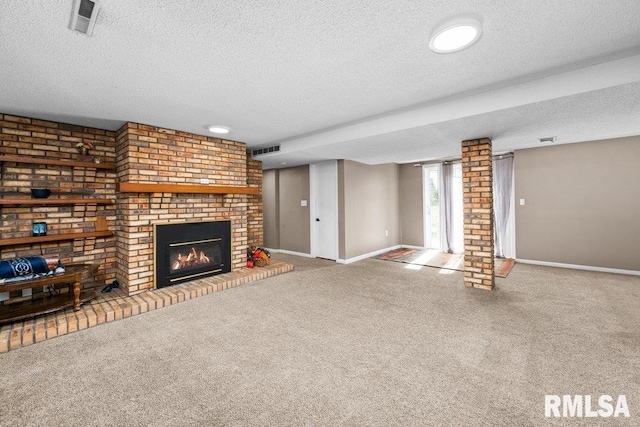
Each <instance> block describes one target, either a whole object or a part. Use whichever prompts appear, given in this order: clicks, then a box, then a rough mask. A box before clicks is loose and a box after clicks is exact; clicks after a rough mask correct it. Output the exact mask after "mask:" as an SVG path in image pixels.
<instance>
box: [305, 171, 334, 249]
mask: <svg viewBox="0 0 640 427" xmlns="http://www.w3.org/2000/svg"><path fill="white" fill-rule="evenodd" d="M329 164H332V165H333V169H334V173H335V187H334V189H333V190H334V191H333V192H334V197H335V202H336V203H335V206H336V211H335V213H334V215H335V224H336V235H335V254H336V256H335V260H334V261H337V260H338V259H339V258H340V245H339V241H340V239H339V235H340V230H339V228H338V218H339V216H338V161H337V160H331V161H328V162H321V163H314V164H311V165H309V203H310V206H309V221H310V223H311V227H310V229H311V230H310V231H311V235H310V236H309V239H310V243H311V245H310V246H311V248H310V249H311V257H312V258H316V257H317V253H318V251H317V244H318V237H317V236H318V227H317V225H316V218H317V215H316V214H317V212H316V206H318V199H317V198H318V191H317V188H318V187H317V186H318V184H319V180H318V176H317V173H318V172H317V168H316V167H317V166H320V165H329Z"/></svg>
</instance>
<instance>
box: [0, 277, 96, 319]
mask: <svg viewBox="0 0 640 427" xmlns="http://www.w3.org/2000/svg"><path fill="white" fill-rule="evenodd" d="M97 270H98V265H97V264H69V265H67V266H66V267H65V272H64V273H61V274H54V275H52V276H46V277H41V278H38V279H32V280H23V281H18V282H11V283H4V284H0V292H12V291H18V290H22V289H30V288H42V287H44V286H53V285H65V284H68V285H70V287H71V288H70V292H69V293H68V294H55V295H51V294H50V295H48V296H44V297H42V298H37V299H33V300H29V301H23V302H19V303H14V304H6V305H1V306H0V324H3V323H11V322H17V321H19V320H23V319H27V318H30V317H34V316H37V315H39V314H46V313H51V312H54V311H57V310H62V309H64V308H68V307H73V310H74V311H78V310H80V305H81V304H82V303H84V302H86V301H89V300H91V299H92V298H94V297H95V296H96V291H95V290H94V289H88V290H84V291H83V290H81V282H82V279H84V278H87V277H90V276H93V275H94V274H95V273H96V271H97Z"/></svg>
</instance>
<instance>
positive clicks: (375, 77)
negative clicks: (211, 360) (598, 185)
mask: <svg viewBox="0 0 640 427" xmlns="http://www.w3.org/2000/svg"><path fill="white" fill-rule="evenodd" d="M72 4H73V1H72V0H20V1H19V0H3V1H2V2H0V75H2V84H1V85H0V111H2V112H7V113H13V114H21V115H27V116H32V117H38V118H43V119H52V120H58V121H62V122H68V123H75V124H81V125H88V126H95V127H100V128H106V129H117V128H118V127H119V126H120V125H121V124H122V123H123V122H125V121H136V122H141V123H146V124H151V125H156V126H161V127H167V128H173V129H179V130H184V131H189V132H194V133H199V134H207V131H206V127H207V126H208V125H211V124H220V125H224V126H228V127H230V128H232V133H231V134H230V135H229V138H230V139H234V140H238V141H243V142H246V143H247V144H248V145H249V146H250V147H262V146H269V145H274V144H281V153H279V154H275V155H274V154H271V155H266V156H264V157H263V161H264V162H265V167H267V168H269V167H280V166H281V163H283V162H286V163H287V165H295V164H302V163H309V162H315V161H320V160H322V159H335V158H348V159H351V160H356V161H361V162H366V163H379V162H407V161H416V160H420V159H425V160H426V159H432V158H441V157H450V156H455V155H456V154H458V151H459V142H460V140H461V138H474V137H482V136H490V137H492V138H494V141H495V146H496V149H497V148H498V147H499V148H500V149H505V150H512V149H517V148H521V147H525V146H533V145H534V144H535V142H536V138H537V137H540V136H549V135H557V136H558V141H559V142H575V141H579V140H583V139H593V138H595V137H612V136H620V135H627V134H640V119H638V117H640V108H639V106H638V101H637V100H638V95H639V93H638V92H639V90H638V84H637V82H640V26H639V25H638V22H640V3H638V1H637V0H616V1H602V0H597V1H595V0H580V1H578V0H564V1H560V0H557V1H536V2H531V1H512V2H503V1H500V0H478V1H459V0H447V1H424V0H423V1H413V0H404V1H403V0H390V1H386V2H370V1H363V0H352V1H348V2H345V1H344V0H325V1H303V2H299V1H284V0H280V1H274V0H270V1H267V0H252V1H240V0H222V1H220V0H218V1H215V2H204V1H201V2H195V1H171V0H149V1H144V2H136V1H129V0H102V1H101V8H100V12H99V15H98V20H97V24H96V27H95V31H94V34H93V36H92V37H86V36H84V35H81V34H78V33H75V32H73V31H71V30H69V29H68V28H67V26H68V22H69V17H70V13H71V8H72ZM461 13H473V14H475V15H478V16H480V17H481V18H482V21H483V36H482V39H481V40H480V41H479V42H478V43H477V44H476V45H474V46H473V47H471V48H470V49H467V50H464V51H461V52H459V53H456V54H452V55H439V54H435V53H433V52H431V51H429V49H428V38H429V33H430V32H431V31H432V30H433V29H434V28H436V27H437V26H438V24H439V23H441V22H442V21H443V20H445V19H447V18H449V17H451V16H455V15H458V14H461ZM634 118H635V120H634ZM586 130H588V132H587V131H586Z"/></svg>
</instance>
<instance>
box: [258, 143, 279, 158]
mask: <svg viewBox="0 0 640 427" xmlns="http://www.w3.org/2000/svg"><path fill="white" fill-rule="evenodd" d="M278 151H280V146H279V145H274V146H272V147H264V148H256V149H255V150H253V151H251V157H255V156H259V155H261V154H269V153H277V152H278Z"/></svg>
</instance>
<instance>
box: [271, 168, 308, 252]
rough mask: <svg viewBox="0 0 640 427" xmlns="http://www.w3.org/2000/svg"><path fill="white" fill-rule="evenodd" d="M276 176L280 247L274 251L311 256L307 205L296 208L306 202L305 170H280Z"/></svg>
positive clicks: (306, 169)
mask: <svg viewBox="0 0 640 427" xmlns="http://www.w3.org/2000/svg"><path fill="white" fill-rule="evenodd" d="M278 172H279V173H278V175H279V179H278V184H279V192H278V196H279V200H278V202H279V203H278V212H279V214H278V215H279V227H278V233H279V243H280V247H279V248H274V249H285V250H288V251H294V252H300V253H305V254H308V253H311V239H310V234H311V223H310V220H309V203H307V206H300V201H301V200H307V201H308V200H309V195H310V193H309V166H299V167H295V168H286V169H280V170H279V171H278Z"/></svg>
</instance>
